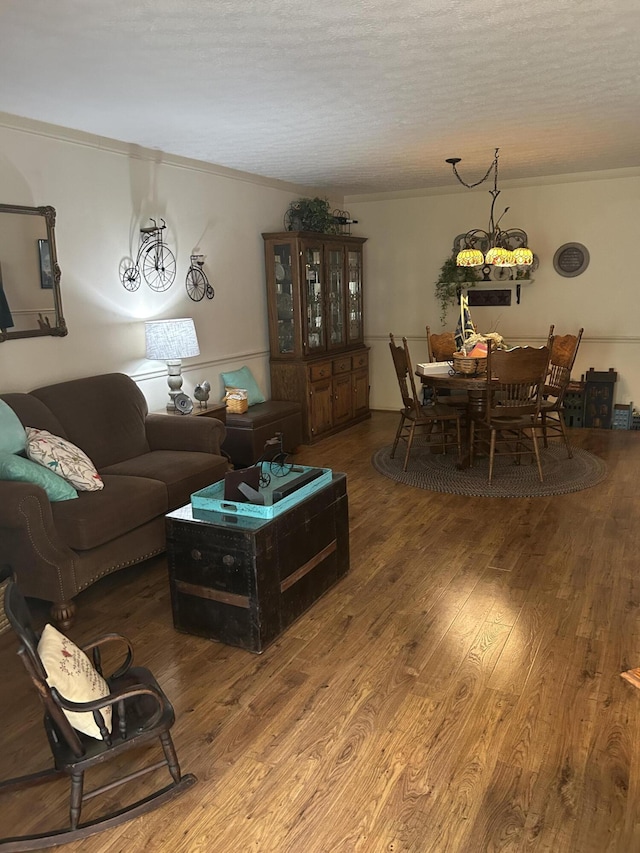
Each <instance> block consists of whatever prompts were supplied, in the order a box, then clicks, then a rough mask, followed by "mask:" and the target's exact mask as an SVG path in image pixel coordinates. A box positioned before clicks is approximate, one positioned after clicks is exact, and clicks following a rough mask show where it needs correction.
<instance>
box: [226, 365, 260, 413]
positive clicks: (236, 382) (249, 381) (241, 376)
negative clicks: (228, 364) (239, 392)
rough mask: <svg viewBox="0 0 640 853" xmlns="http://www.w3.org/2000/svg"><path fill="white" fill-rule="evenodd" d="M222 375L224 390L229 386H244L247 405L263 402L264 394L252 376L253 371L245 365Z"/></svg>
mask: <svg viewBox="0 0 640 853" xmlns="http://www.w3.org/2000/svg"><path fill="white" fill-rule="evenodd" d="M221 375H222V381H223V382H224V387H225V392H226V391H227V390H228V389H229V388H244V389H245V390H246V392H247V402H248V403H249V406H255V405H256V404H257V403H264V402H265V396H264V394H263V393H262V391H261V390H260V388H259V387H258V383H257V382H256V380H255V379H254V378H253V373H252V372H251V370H250V369H249V368H248V367H247V366H246V365H245V366H244V367H241V368H240V369H239V370H231V371H227V372H225V373H223V374H221Z"/></svg>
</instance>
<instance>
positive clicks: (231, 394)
mask: <svg viewBox="0 0 640 853" xmlns="http://www.w3.org/2000/svg"><path fill="white" fill-rule="evenodd" d="M226 391H227V393H226V394H225V396H224V402H225V403H226V406H227V411H228V412H232V413H233V414H234V415H241V414H243V412H246V411H247V409H248V408H249V400H248V396H249V394H248V393H247V391H246V390H245V389H244V388H227V389H226Z"/></svg>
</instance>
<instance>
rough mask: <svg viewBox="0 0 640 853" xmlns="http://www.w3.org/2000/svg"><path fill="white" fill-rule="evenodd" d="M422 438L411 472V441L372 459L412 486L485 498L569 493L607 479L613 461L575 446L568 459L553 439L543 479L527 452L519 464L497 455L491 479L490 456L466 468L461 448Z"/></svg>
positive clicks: (546, 453) (543, 456)
mask: <svg viewBox="0 0 640 853" xmlns="http://www.w3.org/2000/svg"><path fill="white" fill-rule="evenodd" d="M421 438H422V437H420V439H421ZM418 442H419V438H416V440H415V442H414V445H413V447H412V448H411V455H410V457H409V465H408V470H407V471H406V473H403V471H402V466H403V464H404V456H405V452H406V445H404V444H402V443H401V444H400V445H399V446H398V447H397V448H396V455H395V459H391V456H390V453H391V447H392V445H389V446H388V447H383V448H381V449H380V450H378V451H376V452H375V453H374V454H373V456H372V457H371V463H372V465H373V467H374V468H375V469H376V471H378V472H379V473H380V474H384V476H385V477H390V478H391V479H392V480H397V481H398V482H399V483H404V484H405V485H407V486H416V487H417V488H419V489H428V490H429V491H432V492H447V493H448V494H453V495H471V496H474V497H481V498H535V497H542V496H545V495H564V494H567V493H569V492H579V491H581V490H582V489H589V488H591V486H595V485H597V484H598V483H601V482H602V481H603V480H604V478H605V477H606V475H607V466H606V465H605V463H604V462H603V461H602V459H599V458H598V457H597V456H593V455H592V454H591V453H587V451H586V450H581V449H580V448H578V447H573V448H572V451H573V459H568V458H567V451H566V448H565V447H564V445H561V444H553V445H550V446H549V447H548V448H546V449H545V448H541V449H540V459H541V462H542V474H543V476H544V482H543V483H541V482H540V480H539V479H538V467H537V465H536V464H535V460H534V462H533V465H529V464H527V460H526V458H525V459H524V460H522V463H521V464H520V465H516V464H514V462H513V459H512V458H511V457H509V456H497V457H496V459H495V461H494V465H493V483H491V485H490V484H489V482H488V476H489V459H488V457H486V456H480V457H478V458H476V459H474V464H473V468H466V469H464V470H461V471H460V470H458V469H457V468H456V457H455V454H453V453H449V454H447V455H443V454H442V453H431V450H430V448H429V447H428V446H426V445H424V444H423V443H422V442H420V443H418Z"/></svg>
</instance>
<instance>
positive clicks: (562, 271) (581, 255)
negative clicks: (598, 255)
mask: <svg viewBox="0 0 640 853" xmlns="http://www.w3.org/2000/svg"><path fill="white" fill-rule="evenodd" d="M588 266H589V251H588V249H587V247H586V246H583V245H582V243H564V245H562V246H560V248H559V249H558V250H557V252H556V253H555V255H554V256H553V268H554V270H555V271H556V272H557V273H558V275H563V276H565V278H572V277H573V276H576V275H580V274H581V273H583V272H584V271H585V270H586V268H587V267H588Z"/></svg>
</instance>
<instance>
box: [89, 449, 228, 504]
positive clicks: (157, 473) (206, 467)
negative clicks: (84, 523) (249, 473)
mask: <svg viewBox="0 0 640 853" xmlns="http://www.w3.org/2000/svg"><path fill="white" fill-rule="evenodd" d="M216 461H217V462H218V464H217V465H216ZM227 467H228V466H227V461H226V459H224V458H223V457H216V456H214V455H213V454H211V453H199V452H194V451H189V450H152V451H151V452H150V453H143V454H142V455H141V456H136V458H135V459H127V460H126V462H119V463H118V464H117V465H110V466H109V467H108V468H103V469H102V470H101V472H100V473H101V474H102V475H103V476H106V475H108V474H110V475H118V476H120V475H123V474H125V475H129V476H134V477H149V478H153V479H155V480H157V481H158V482H161V483H162V484H164V487H165V488H166V495H167V503H168V506H169V509H177V508H178V507H180V506H184V504H187V503H189V500H190V498H191V495H192V493H193V492H196V491H198V489H203V488H204V487H205V486H210V485H211V483H215V482H216V481H217V480H221V479H222V478H223V477H224V474H225V471H226V470H227Z"/></svg>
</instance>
